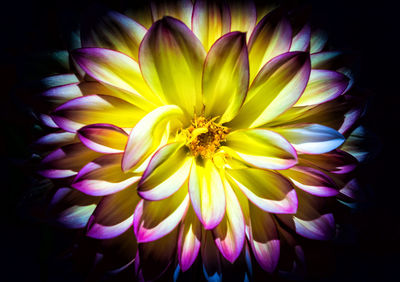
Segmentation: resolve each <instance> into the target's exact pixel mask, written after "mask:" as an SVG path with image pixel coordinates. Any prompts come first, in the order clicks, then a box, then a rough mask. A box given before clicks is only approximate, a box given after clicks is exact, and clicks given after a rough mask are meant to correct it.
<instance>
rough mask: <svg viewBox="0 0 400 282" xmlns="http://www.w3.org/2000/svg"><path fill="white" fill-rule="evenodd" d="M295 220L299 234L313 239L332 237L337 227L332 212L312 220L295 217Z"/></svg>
mask: <svg viewBox="0 0 400 282" xmlns="http://www.w3.org/2000/svg"><path fill="white" fill-rule="evenodd" d="M293 221H294V225H295V229H296V232H297V234H299V235H301V236H303V237H306V238H309V239H313V240H329V239H331V238H332V235H331V234H332V233H333V230H334V228H335V220H334V218H333V215H332V214H331V213H328V214H323V215H321V216H320V217H318V218H315V219H311V220H303V219H300V218H297V217H294V218H293Z"/></svg>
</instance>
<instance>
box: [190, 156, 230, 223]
mask: <svg viewBox="0 0 400 282" xmlns="http://www.w3.org/2000/svg"><path fill="white" fill-rule="evenodd" d="M189 194H190V199H191V201H192V205H193V209H194V211H195V212H196V214H197V216H198V218H199V219H200V221H201V223H202V224H203V226H204V228H205V229H213V228H214V227H216V226H217V225H218V224H219V223H220V222H221V220H222V218H223V217H224V214H225V192H224V186H223V183H222V180H221V176H220V174H219V172H218V170H217V168H216V167H215V166H214V164H213V163H212V161H210V160H202V159H199V160H196V162H195V163H193V165H192V168H191V170H190V176H189Z"/></svg>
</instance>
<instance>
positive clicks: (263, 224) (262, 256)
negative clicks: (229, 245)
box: [249, 204, 280, 272]
mask: <svg viewBox="0 0 400 282" xmlns="http://www.w3.org/2000/svg"><path fill="white" fill-rule="evenodd" d="M249 207H250V228H249V241H250V246H251V249H252V250H253V254H254V257H255V258H256V260H257V262H258V264H259V265H260V266H261V267H262V269H264V270H265V271H267V272H273V271H274V270H275V268H276V266H277V264H278V260H279V254H280V252H279V251H280V241H279V238H278V233H277V231H276V227H275V222H274V220H273V219H272V216H271V215H270V214H269V213H267V212H265V211H263V210H260V209H259V208H257V207H256V206H255V205H253V204H250V206H249Z"/></svg>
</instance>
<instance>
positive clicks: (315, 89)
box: [295, 70, 349, 107]
mask: <svg viewBox="0 0 400 282" xmlns="http://www.w3.org/2000/svg"><path fill="white" fill-rule="evenodd" d="M348 84H349V79H348V78H347V77H346V76H345V75H344V74H341V73H339V72H335V71H329V70H311V73H310V79H309V81H308V84H307V87H306V89H305V90H304V93H303V95H301V97H300V99H299V100H298V101H297V103H296V104H295V106H296V107H298V106H311V105H318V104H321V103H325V102H327V101H330V100H333V99H335V98H336V97H338V96H340V95H342V94H343V92H344V90H346V88H347V85H348Z"/></svg>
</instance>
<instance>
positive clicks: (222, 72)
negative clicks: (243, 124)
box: [202, 32, 249, 123]
mask: <svg viewBox="0 0 400 282" xmlns="http://www.w3.org/2000/svg"><path fill="white" fill-rule="evenodd" d="M248 84H249V61H248V56H247V46H246V36H245V34H244V33H240V32H231V33H228V34H226V35H224V36H223V37H221V38H220V39H218V41H217V42H215V44H214V45H213V46H212V47H211V49H210V51H209V52H208V55H207V58H206V61H205V63H204V71H203V84H202V85H203V103H204V105H205V115H206V116H212V117H215V116H220V117H221V118H220V119H219V122H220V123H225V122H227V121H230V120H231V119H232V118H233V117H234V116H235V115H236V113H237V112H238V111H239V108H240V106H241V105H242V103H243V101H244V98H245V97H246V93H247V88H248Z"/></svg>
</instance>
